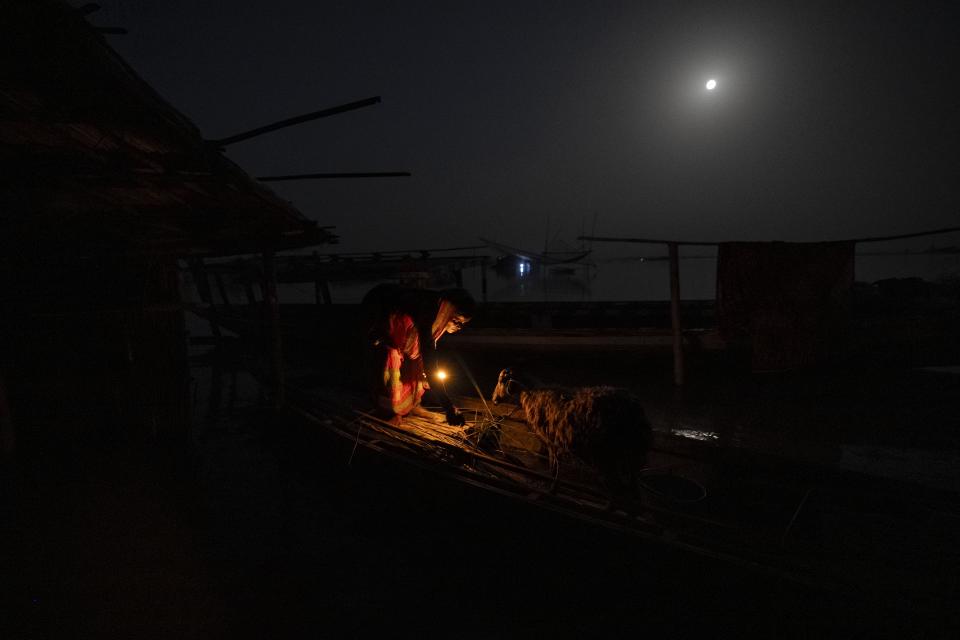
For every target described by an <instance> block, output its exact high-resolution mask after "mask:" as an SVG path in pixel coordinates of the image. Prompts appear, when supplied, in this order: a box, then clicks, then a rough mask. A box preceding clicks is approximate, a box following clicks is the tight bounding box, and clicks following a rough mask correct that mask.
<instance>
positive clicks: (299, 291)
mask: <svg viewBox="0 0 960 640" xmlns="http://www.w3.org/2000/svg"><path fill="white" fill-rule="evenodd" d="M657 251H658V248H657V247H652V248H651V250H650V251H647V252H643V253H641V252H640V251H638V252H636V253H634V254H623V253H621V254H613V253H611V252H600V251H598V252H597V255H595V256H593V257H592V263H591V265H571V266H568V267H551V268H544V267H537V266H536V265H532V266H530V267H529V268H528V269H527V270H524V271H523V273H522V274H521V272H520V270H519V269H518V271H517V273H513V272H510V273H507V274H503V273H501V274H497V273H496V272H495V271H494V270H493V269H488V272H487V298H488V300H489V301H491V302H521V301H527V302H540V301H553V302H558V301H588V300H589V301H604V300H608V301H614V300H616V301H620V300H669V299H670V271H669V269H670V266H669V262H668V261H667V260H665V259H663V257H664V256H662V255H658V254H657ZM683 256H686V257H683ZM681 257H682V259H681V263H680V292H681V297H682V298H683V299H685V300H712V299H713V298H714V296H715V293H716V253H715V252H712V253H711V251H710V249H709V248H704V247H691V248H690V249H689V250H688V251H686V253H684V252H681ZM855 273H856V279H857V280H858V281H860V282H876V281H877V280H883V279H886V278H905V277H919V278H923V279H925V280H930V281H935V280H937V279H942V278H954V279H956V278H960V253H956V254H882V255H869V254H861V255H858V256H857V258H856V262H855ZM481 280H482V277H481V273H480V269H479V267H477V268H471V269H466V270H464V272H463V284H464V287H465V288H466V289H468V290H469V291H470V292H471V293H473V294H474V296H476V297H477V299H480V297H481V292H482V282H481ZM373 284H375V283H374V282H359V283H358V282H351V283H331V294H332V297H333V300H334V302H337V303H342V304H352V303H357V302H359V301H360V300H361V298H362V297H363V294H364V293H366V291H368V290H369V289H370V287H372V286H373ZM432 285H433V286H436V287H437V288H443V287H452V286H454V283H453V279H452V275H451V276H450V278H448V279H447V280H444V281H441V282H435V283H432ZM279 293H280V299H281V302H283V303H297V304H299V303H310V302H313V301H314V296H315V294H314V290H313V285H312V284H309V283H303V284H284V285H281V286H280V289H279ZM230 295H232V296H234V297H235V299H237V300H241V299H243V296H244V295H245V294H244V292H243V290H242V288H240V287H236V288H234V289H233V290H232V291H231V293H230Z"/></svg>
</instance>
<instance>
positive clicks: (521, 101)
mask: <svg viewBox="0 0 960 640" xmlns="http://www.w3.org/2000/svg"><path fill="white" fill-rule="evenodd" d="M75 4H79V2H77V3H75ZM101 4H102V5H103V6H104V8H103V10H102V11H100V12H99V13H98V14H95V15H94V16H92V17H91V18H90V21H91V23H93V24H95V25H102V26H114V25H117V26H124V27H126V28H128V29H129V30H130V34H129V35H126V36H107V37H108V38H109V41H110V42H111V43H112V44H113V45H114V46H115V47H116V48H117V50H118V51H119V52H120V53H121V55H123V56H124V57H125V58H126V59H127V60H128V61H129V62H130V63H131V64H132V65H133V67H134V68H135V69H136V70H137V71H138V72H139V73H140V74H141V75H143V76H144V78H145V79H146V80H147V81H148V82H150V83H151V84H152V85H153V86H154V87H155V88H156V89H157V90H158V91H159V92H160V93H161V95H163V96H164V97H165V98H167V99H168V100H169V101H170V102H171V103H172V104H173V105H175V106H176V107H177V108H179V109H180V110H181V111H182V112H184V113H185V114H186V115H187V116H189V117H190V118H192V119H193V120H194V122H196V123H197V125H198V126H199V127H200V129H201V131H202V132H203V133H204V135H205V136H207V137H209V138H219V137H224V136H227V135H230V134H233V133H237V132H240V131H243V130H246V129H249V128H253V127H255V126H259V125H262V124H266V123H269V122H272V121H275V120H279V119H282V118H285V117H289V116H293V115H298V114H300V113H304V112H308V111H312V110H316V109H320V108H324V107H328V106H333V105H336V104H340V103H344V102H350V101H353V100H358V99H361V98H366V97H369V96H374V95H380V96H382V97H383V102H382V104H380V105H377V106H374V107H369V108H366V109H363V110H359V111H355V112H352V113H349V114H345V115H340V116H336V117H334V118H329V119H326V120H320V121H316V122H313V123H308V124H305V125H301V126H298V127H295V128H292V129H287V130H285V131H282V132H278V133H274V134H270V135H267V136H263V137H261V138H258V139H254V140H250V141H247V142H243V143H239V144H237V145H235V146H231V147H230V148H229V149H228V153H227V155H228V156H229V157H230V158H231V159H233V160H235V161H236V162H238V163H239V164H240V165H241V166H243V167H244V168H245V169H247V170H248V171H249V172H250V173H251V174H253V175H270V174H279V173H298V172H324V171H329V172H332V171H386V170H409V171H412V172H413V174H414V177H412V178H400V179H383V180H339V181H333V180H326V181H310V182H301V183H295V184H290V183H285V184H281V185H274V188H275V190H276V191H277V192H278V193H280V194H281V195H282V196H284V197H286V198H288V199H290V200H291V201H293V203H294V204H295V205H296V206H298V207H299V208H300V209H301V210H302V211H303V212H304V213H306V214H307V215H308V216H310V217H311V218H315V219H317V220H319V221H320V222H321V224H330V225H336V226H337V230H338V232H339V233H340V234H341V236H342V247H341V248H342V249H344V250H370V249H393V248H397V249H402V248H411V247H422V246H451V245H463V244H475V243H476V242H477V236H480V235H483V236H487V237H494V238H498V239H500V240H502V241H505V242H510V243H514V244H525V245H533V246H534V247H539V246H542V244H543V240H544V226H545V224H546V223H547V220H548V219H549V221H550V230H551V235H552V236H555V237H556V238H558V239H560V240H567V241H568V242H570V243H573V241H574V238H575V237H576V236H577V235H578V234H579V233H580V232H581V229H584V230H586V231H587V232H588V233H589V232H590V231H592V230H594V229H595V231H596V234H597V235H628V236H642V237H667V238H677V239H690V240H737V239H757V240H759V239H780V240H817V239H833V238H846V237H860V236H872V235H886V234H896V233H905V232H910V231H915V230H923V229H928V228H937V227H944V226H950V225H954V224H957V222H958V219H960V216H958V215H957V212H958V210H960V207H958V205H960V189H958V186H957V183H958V181H957V176H958V175H960V162H958V143H960V126H958V116H960V100H958V95H960V92H958V91H957V88H956V83H957V75H958V74H957V70H958V62H960V38H958V36H957V33H958V27H960V20H958V12H960V9H958V8H956V5H955V3H951V2H926V3H923V2H921V3H914V2H910V3H908V2H902V3H889V2H887V3H883V2H863V3H846V2H836V1H835V0H833V1H830V2H795V3H790V4H776V3H772V2H762V3H747V2H717V1H713V2H705V3H697V2H636V1H634V2H596V1H594V2H575V1H573V0H568V1H565V2H562V3H561V2H504V3H500V2H484V3H459V2H436V3H425V2H403V3H400V2H379V3H378V2H361V1H355V0H354V1H350V2H305V1H299V2H294V1H293V0H274V1H272V2H263V1H262V0H258V1H252V0H234V1H231V2H209V1H208V2H196V1H195V0H162V1H161V0H101ZM709 78H716V79H717V81H718V87H717V89H716V90H715V91H713V92H708V91H706V90H705V88H704V83H705V82H706V81H707V80H708V79H709ZM594 217H596V227H595V228H594V226H593V225H594Z"/></svg>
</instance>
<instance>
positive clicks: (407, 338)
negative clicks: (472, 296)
mask: <svg viewBox="0 0 960 640" xmlns="http://www.w3.org/2000/svg"><path fill="white" fill-rule="evenodd" d="M455 314H456V309H455V308H454V307H453V305H452V304H450V303H449V302H447V301H446V300H443V301H441V303H440V306H439V309H438V310H437V315H436V318H435V319H434V321H433V324H432V325H431V327H430V328H431V334H432V337H433V342H434V345H436V342H437V340H439V339H440V336H442V335H443V333H444V331H445V330H446V328H447V323H448V322H450V319H451V318H453V316H454V315H455ZM387 334H388V336H389V346H388V347H387V349H386V361H385V363H384V366H383V387H382V388H381V390H380V393H378V394H377V402H378V403H379V404H380V406H381V407H382V408H384V409H389V410H390V411H393V413H394V414H396V415H398V416H405V415H407V414H408V413H410V411H411V410H412V409H413V408H414V407H416V406H418V405H419V404H420V399H421V398H422V397H423V393H424V391H426V390H427V389H429V388H430V385H429V384H428V383H427V379H426V377H425V376H424V368H423V357H422V354H421V351H420V337H419V335H418V333H417V326H416V324H415V323H414V321H413V318H412V317H410V315H408V314H406V313H402V312H393V313H391V314H390V315H389V317H388V318H387ZM431 346H433V345H431Z"/></svg>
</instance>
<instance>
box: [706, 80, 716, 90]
mask: <svg viewBox="0 0 960 640" xmlns="http://www.w3.org/2000/svg"><path fill="white" fill-rule="evenodd" d="M716 88H717V81H716V80H714V79H713V78H710V79H709V80H707V91H713V90H714V89H716Z"/></svg>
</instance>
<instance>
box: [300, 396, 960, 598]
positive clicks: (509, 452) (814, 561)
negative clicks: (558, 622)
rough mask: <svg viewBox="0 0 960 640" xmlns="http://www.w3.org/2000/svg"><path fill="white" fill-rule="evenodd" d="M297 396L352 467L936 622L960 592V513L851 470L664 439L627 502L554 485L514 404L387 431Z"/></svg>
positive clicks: (359, 408)
mask: <svg viewBox="0 0 960 640" xmlns="http://www.w3.org/2000/svg"><path fill="white" fill-rule="evenodd" d="M288 393H289V398H290V406H289V411H291V412H292V413H293V414H295V416H297V417H299V418H300V419H302V420H304V421H305V422H306V423H308V424H309V425H311V428H316V429H321V430H325V431H327V432H329V433H332V434H334V435H335V436H337V437H339V438H342V439H344V440H345V441H347V442H349V443H352V445H351V446H350V447H349V449H350V451H351V454H350V455H351V457H352V456H353V455H355V454H356V452H357V451H358V449H360V448H363V449H365V450H369V451H372V452H376V453H377V454H379V455H384V456H388V457H390V458H393V459H396V460H399V461H401V462H403V463H405V464H411V465H415V466H417V467H420V468H423V469H428V470H429V471H431V472H433V473H436V474H437V475H438V476H441V477H442V478H445V479H447V480H450V481H455V482H462V483H465V484H468V485H472V486H474V487H477V488H479V489H482V490H485V491H489V492H494V493H497V494H500V495H502V496H506V497H509V498H511V499H514V500H519V501H522V502H524V503H527V504H529V505H531V506H533V507H537V508H543V509H549V510H552V511H556V512H560V513H563V514H566V515H567V516H570V517H573V518H577V519H580V520H584V521H587V522H590V523H592V524H595V525H597V526H600V527H605V528H608V529H614V530H617V531H620V532H622V533H625V534H628V535H631V536H637V537H639V538H643V539H645V540H647V541H651V542H654V543H657V544H663V545H668V546H670V547H673V548H675V549H680V550H683V551H687V552H691V553H695V554H699V555H703V556H707V557H711V558H714V559H717V560H719V561H722V562H725V563H730V564H733V565H737V566H739V567H745V568H749V569H753V570H756V571H760V572H764V573H767V574H771V575H774V576H777V577H779V578H782V579H785V580H789V581H792V582H796V583H800V584H804V585H807V586H809V587H813V588H816V589H823V590H827V591H831V592H836V593H838V594H842V595H844V596H850V597H855V598H867V599H871V600H877V599H879V600H880V601H883V602H884V603H885V604H886V605H888V606H892V607H900V608H904V609H909V610H911V611H916V610H917V609H918V608H919V610H921V611H929V612H931V614H933V612H942V611H943V610H944V606H945V605H944V603H947V602H950V601H951V599H955V598H956V596H957V595H958V585H957V580H956V577H955V576H956V575H957V573H958V569H960V554H958V552H957V550H956V549H955V548H954V546H953V540H955V539H956V537H957V535H958V534H960V503H958V501H957V500H955V499H951V498H950V497H949V496H946V497H943V496H938V497H936V498H931V497H930V496H929V495H926V494H925V495H923V496H919V495H916V494H913V493H912V492H911V491H910V490H909V488H907V489H904V490H902V491H899V492H898V491H891V490H890V488H889V487H878V486H875V485H873V484H871V483H870V482H867V481H865V480H864V479H863V478H852V479H851V475H850V474H849V473H846V474H845V475H844V476H842V477H841V476H836V477H830V476H829V475H825V474H822V473H818V472H814V473H808V474H806V475H804V474H800V473H797V470H796V469H795V468H792V467H790V466H789V465H785V466H784V467H783V468H781V469H777V468H770V466H769V465H768V466H767V467H763V466H752V467H751V466H744V463H743V462H742V461H738V462H735V463H732V462H731V459H730V458H728V457H725V456H724V455H723V453H722V452H720V451H717V450H716V449H715V448H711V447H709V446H699V445H691V443H690V442H689V441H685V440H683V439H682V438H677V437H674V436H672V435H671V434H664V433H657V434H656V437H655V448H654V450H653V451H652V452H651V455H650V457H649V460H648V465H647V468H646V469H643V470H639V471H640V472H641V473H640V487H639V489H640V491H639V495H638V497H637V498H636V499H633V500H627V501H624V500H618V501H617V502H616V503H615V504H613V503H611V500H610V498H609V497H608V496H607V495H606V494H605V493H604V491H603V489H602V488H601V484H600V482H599V480H598V476H597V474H596V472H595V471H594V470H593V469H591V468H589V467H588V466H587V465H585V464H582V463H580V462H578V461H576V460H567V461H565V462H563V463H562V464H561V469H560V473H559V476H558V477H557V479H556V482H554V477H553V475H552V474H551V471H550V468H549V465H548V464H547V461H546V457H545V455H544V452H543V446H542V444H541V443H540V442H539V441H538V439H537V438H536V437H535V436H534V435H533V434H532V432H531V431H530V430H529V428H528V427H527V425H526V424H525V423H524V422H523V421H522V420H521V419H520V417H521V414H520V412H519V411H518V410H517V409H516V408H515V407H513V406H511V405H500V406H497V407H494V406H492V405H485V403H482V402H481V401H479V400H478V399H471V398H459V399H458V400H457V404H458V406H459V407H461V408H462V411H463V412H464V414H465V416H466V418H467V425H466V427H465V428H461V427H451V426H449V425H446V424H445V423H444V422H443V420H442V419H439V418H441V414H438V420H436V421H431V420H428V419H423V418H405V419H403V421H402V422H401V423H400V424H393V423H390V422H385V421H383V420H380V419H378V418H376V417H375V416H373V415H372V414H371V413H370V412H369V409H370V403H369V402H368V401H366V399H365V398H364V397H363V396H361V395H357V394H351V393H348V392H344V391H343V390H342V389H330V388H305V387H298V386H297V384H296V383H295V382H294V383H292V384H291V383H288ZM484 434H485V435H486V437H482V436H484ZM554 485H555V486H554ZM701 488H702V491H701ZM954 498H955V496H954Z"/></svg>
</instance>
